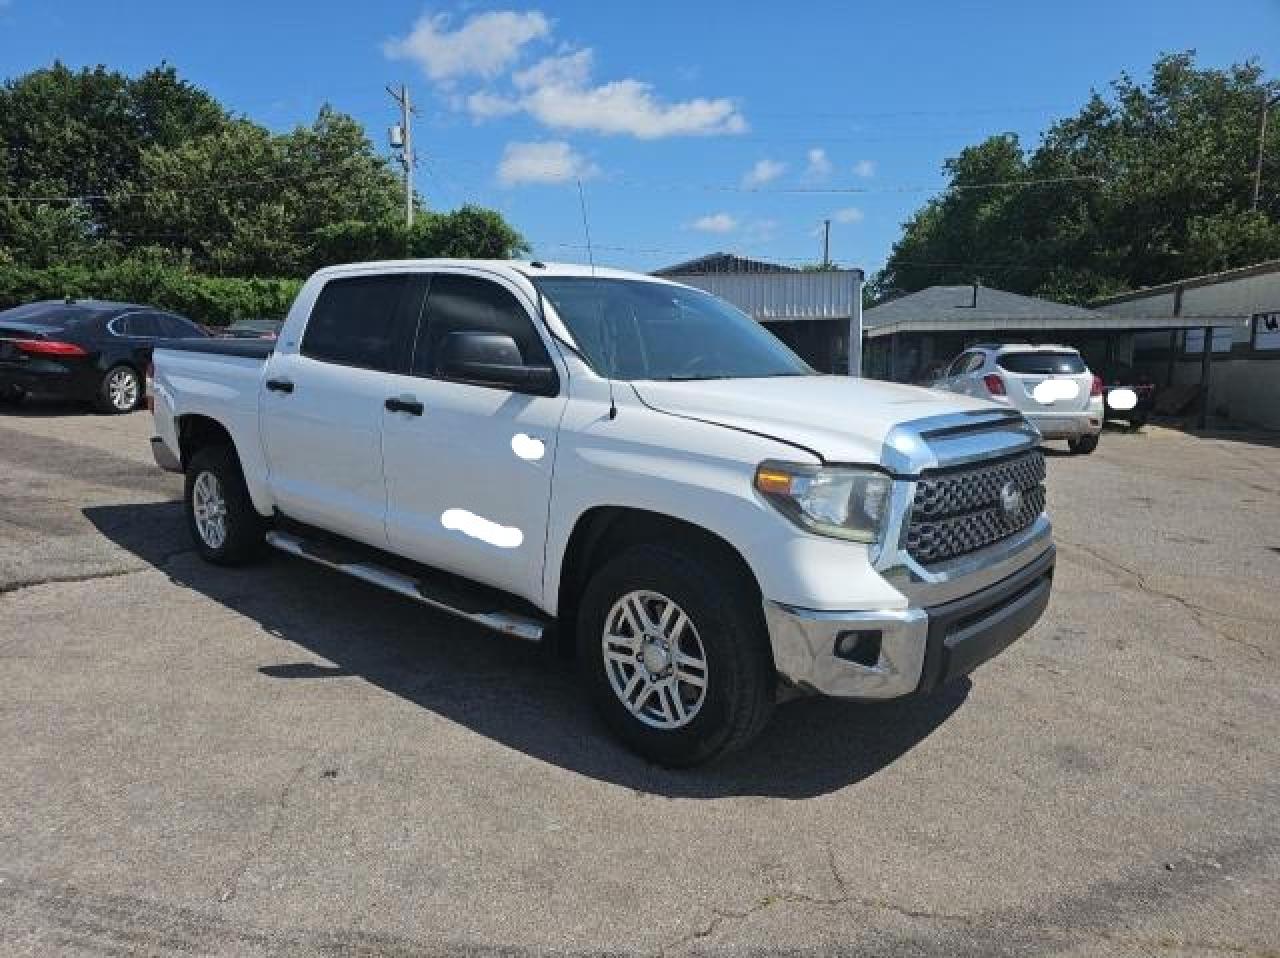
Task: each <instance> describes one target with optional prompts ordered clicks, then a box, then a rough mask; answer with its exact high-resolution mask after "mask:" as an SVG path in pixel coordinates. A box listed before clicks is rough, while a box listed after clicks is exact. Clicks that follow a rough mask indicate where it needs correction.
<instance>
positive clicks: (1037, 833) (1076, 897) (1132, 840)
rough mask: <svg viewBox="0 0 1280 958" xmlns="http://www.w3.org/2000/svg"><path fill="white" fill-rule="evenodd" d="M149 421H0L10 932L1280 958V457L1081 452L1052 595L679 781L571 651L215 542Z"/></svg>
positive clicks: (54, 937) (5, 891)
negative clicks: (218, 548) (956, 654)
mask: <svg viewBox="0 0 1280 958" xmlns="http://www.w3.org/2000/svg"><path fill="white" fill-rule="evenodd" d="M149 433H150V421H149V417H148V416H146V415H145V414H135V415H131V416H127V417H119V418H104V417H100V416H95V415H91V414H86V413H84V412H82V411H81V410H79V409H76V408H74V407H68V406H58V405H45V406H27V407H23V408H22V409H20V410H18V411H16V412H10V413H8V414H6V415H3V416H0V715H2V716H3V718H2V720H0V758H2V760H3V765H2V768H3V773H2V774H0V953H2V954H4V955H18V956H26V955H30V956H45V955H55V954H56V955H77V956H79V955H86V956H88V955H127V954H147V955H160V956H168V955H248V956H258V955H262V956H302V955H362V956H375V955H376V956H381V955H391V956H409V955H421V954H446V953H465V954H474V955H499V954H501V955H515V954H523V953H526V952H528V953H561V954H568V953H573V954H598V953H611V954H628V955H629V954H640V955H662V954H671V955H681V954H694V953H697V954H703V953H707V954H713V953H737V952H753V953H768V952H801V953H811V954H832V953H859V954H880V955H921V956H951V955H966V954H980V955H1026V954H1061V955H1175V956H1181V955H1197V956H1199V955H1203V956H1221V955H1246V956H1261V955H1280V917H1278V915H1277V909H1276V902H1277V901H1278V900H1280V814H1278V813H1280V734H1278V733H1280V661H1278V658H1277V642H1278V641H1280V639H1278V634H1280V587H1278V586H1280V495H1278V491H1280V447H1278V446H1277V445H1276V444H1267V443H1259V442H1242V441H1230V440H1222V439H1195V438H1191V437H1187V436H1184V435H1181V434H1178V433H1174V432H1170V431H1167V430H1160V429H1149V430H1147V431H1145V432H1144V433H1141V434H1127V433H1108V434H1107V435H1105V436H1104V437H1103V441H1102V444H1101V446H1100V448H1099V450H1098V452H1097V453H1096V454H1094V455H1092V456H1088V457H1069V456H1066V455H1054V456H1052V458H1051V459H1050V461H1049V487H1050V495H1049V502H1050V510H1051V513H1052V515H1053V518H1054V522H1055V525H1056V529H1057V537H1058V543H1059V549H1060V552H1059V557H1060V559H1059V566H1058V577H1057V581H1056V584H1055V589H1054V597H1053V601H1052V603H1051V606H1050V608H1049V611H1048V613H1047V614H1046V616H1045V618H1044V619H1043V620H1042V621H1041V623H1040V624H1039V625H1038V626H1037V627H1036V628H1035V629H1034V630H1033V631H1032V632H1031V633H1029V634H1028V635H1027V636H1025V637H1024V638H1023V639H1022V640H1021V641H1019V642H1018V643H1017V644H1015V645H1014V646H1013V647H1012V648H1011V649H1010V650H1009V651H1007V652H1006V653H1005V654H1004V655H1002V656H1001V657H999V658H998V659H996V660H995V661H993V662H991V663H989V664H988V665H986V666H984V667H983V668H982V669H980V670H979V671H978V672H977V673H975V674H974V675H973V676H972V678H971V680H969V681H964V682H961V683H959V684H956V685H953V686H951V687H948V688H947V689H945V690H944V691H943V692H942V693H941V694H939V695H937V696H935V697H934V698H932V699H929V700H926V701H916V702H900V703H889V704H884V705H878V706H857V705H850V704H844V703H836V702H824V701H818V700H807V701H800V702H795V703H790V704H788V705H785V706H783V707H781V708H780V709H779V712H778V714H777V717H776V720H775V721H774V723H773V725H772V726H771V727H770V729H769V730H768V731H767V732H766V734H765V736H764V737H763V738H762V739H761V740H760V741H759V742H758V743H757V744H756V746H755V747H754V748H753V749H751V750H750V751H748V752H746V753H745V754H742V755H738V756H735V757H734V758H732V759H731V760H728V761H726V762H723V763H721V764H719V765H715V766H712V767H710V768H704V769H699V770H695V771H692V772H668V771H664V770H662V769H658V768H655V767H652V766H649V765H647V764H645V763H644V762H642V761H640V760H638V759H637V758H635V757H634V756H632V755H631V754H630V753H628V752H626V751H624V750H623V749H622V748H620V747H619V746H618V745H616V744H615V743H614V742H613V741H611V740H610V739H609V738H608V737H607V736H606V734H605V732H604V730H603V729H602V727H601V725H600V723H599V722H598V721H597V720H596V719H595V717H594V716H593V714H592V713H591V711H590V709H589V708H588V707H587V706H586V704H585V703H584V700H583V698H582V697H581V696H580V695H579V694H578V691H577V688H576V685H575V682H574V678H573V675H572V671H571V669H568V668H566V667H564V666H563V665H561V664H558V663H548V662H547V661H546V660H545V658H544V656H542V655H541V654H540V653H539V651H538V650H537V649H536V648H533V647H530V646H527V645H523V644H520V643H517V642H515V641H513V640H508V639H504V638H500V637H497V636H493V635H490V634H487V633H485V632H482V631H479V630H477V629H475V628H472V627H470V626H468V625H465V624H462V623H460V622H458V621H455V620H453V619H450V618H448V617H446V616H443V615H439V614H435V613H433V612H431V611H430V610H427V609H424V608H422V607H419V606H417V605H414V604H412V603H410V602H408V601H406V600H403V599H401V598H399V597H397V596H394V595H390V594H387V593H383V592H380V591H378V590H376V589H374V588H373V587H371V586H368V585H364V584H362V583H360V582H356V581H352V580H348V579H345V578H343V577H341V576H339V575H337V574H336V573H333V572H329V571H326V570H324V569H321V568H318V567H314V566H311V565H309V564H307V563H304V562H301V561H299V560H295V559H289V558H285V557H274V558H271V557H269V558H267V559H266V560H265V561H263V562H262V563H261V564H260V565H258V566H255V567H252V568H249V569H243V570H224V569H216V568H212V567H210V566H206V565H204V564H202V563H201V562H200V561H199V560H198V559H197V558H196V557H195V555H194V553H193V552H192V551H191V550H190V546H189V543H188V540H187V533H186V530H185V527H184V525H183V523H182V518H181V513H180V509H179V506H178V504H177V500H178V497H179V495H180V492H181V484H180V481H179V480H178V479H177V478H176V477H173V476H168V475H165V474H162V473H160V472H159V471H157V470H156V469H155V468H154V467H153V466H152V464H151V462H150V458H149V455H150V454H149V450H148V448H147V438H148V436H149Z"/></svg>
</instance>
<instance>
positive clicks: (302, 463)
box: [259, 273, 420, 547]
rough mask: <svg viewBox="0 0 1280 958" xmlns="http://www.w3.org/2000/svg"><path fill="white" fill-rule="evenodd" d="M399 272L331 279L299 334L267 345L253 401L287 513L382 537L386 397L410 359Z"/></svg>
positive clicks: (378, 541) (408, 305)
mask: <svg viewBox="0 0 1280 958" xmlns="http://www.w3.org/2000/svg"><path fill="white" fill-rule="evenodd" d="M413 285H414V284H413V283H412V282H411V281H410V276H409V274H407V273H376V274H365V275H352V276H339V277H335V278H333V279H330V280H329V281H328V282H327V283H325V285H324V287H323V288H322V289H321V290H320V293H319V295H318V297H317V298H316V301H315V306H314V307H313V308H312V311H311V315H310V317H309V318H308V320H307V325H306V327H305V329H304V330H303V333H302V338H301V341H300V342H299V343H298V344H297V345H296V346H295V345H288V344H286V345H285V346H283V347H281V348H280V349H278V350H277V351H276V352H275V353H273V354H272V355H271V358H270V359H268V361H267V368H266V370H265V371H264V375H263V381H262V385H261V386H260V387H259V388H260V389H262V395H261V397H260V401H259V418H260V422H261V429H262V437H263V444H264V446H265V452H266V457H267V462H268V465H269V470H270V471H269V482H270V486H271V492H272V495H273V496H274V497H275V501H276V503H277V504H278V506H279V507H280V509H281V510H282V511H284V512H285V513H286V514H287V515H288V516H290V517H292V518H294V519H299V520H302V521H303V522H308V523H311V524H313V525H316V526H319V527H320V528H323V529H329V530H331V531H333V532H338V533H341V534H342V535H346V536H350V537H352V538H354V539H358V540H360V541H361V542H366V543H368V544H370V545H375V546H381V547H385V545H386V527H385V518H386V511H387V495H386V486H385V485H384V482H383V472H382V420H383V415H384V413H385V409H384V406H383V404H384V402H385V400H386V398H387V397H388V396H389V395H391V392H390V391H389V390H390V388H391V387H390V385H389V383H390V380H391V379H392V378H393V375H394V374H395V373H397V372H402V371H404V370H406V369H407V368H408V359H409V349H408V345H409V338H408V337H409V335H410V333H409V330H411V329H412V322H411V320H413V321H416V318H417V314H416V309H417V306H418V305H419V304H420V297H419V299H418V300H417V302H415V298H414V291H413Z"/></svg>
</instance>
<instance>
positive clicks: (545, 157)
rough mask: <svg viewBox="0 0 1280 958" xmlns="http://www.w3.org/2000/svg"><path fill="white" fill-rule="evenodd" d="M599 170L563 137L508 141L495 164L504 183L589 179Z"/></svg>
mask: <svg viewBox="0 0 1280 958" xmlns="http://www.w3.org/2000/svg"><path fill="white" fill-rule="evenodd" d="M599 172H600V168H599V167H598V166H596V165H595V164H594V163H592V162H591V161H590V160H588V159H587V158H586V157H584V156H583V155H582V154H580V153H578V152H576V151H575V150H574V149H573V148H572V147H571V146H569V144H568V143H565V142H564V141H562V140H546V141H543V142H539V143H508V144H507V147H506V149H505V150H503V152H502V160H501V162H499V163H498V182H500V183H501V184H502V185H503V186H516V185H518V184H520V183H564V182H566V181H567V180H573V179H583V180H585V179H590V178H591V177H593V176H596V175H597V174H599Z"/></svg>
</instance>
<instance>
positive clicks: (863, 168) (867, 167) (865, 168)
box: [853, 160, 876, 179]
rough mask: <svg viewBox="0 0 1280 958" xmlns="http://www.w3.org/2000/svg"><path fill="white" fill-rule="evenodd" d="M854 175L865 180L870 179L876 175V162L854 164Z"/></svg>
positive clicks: (864, 161)
mask: <svg viewBox="0 0 1280 958" xmlns="http://www.w3.org/2000/svg"><path fill="white" fill-rule="evenodd" d="M853 175H854V176H861V177H862V178H863V179H868V178H870V177H872V176H875V175H876V164H875V161H874V160H859V161H858V162H857V163H855V164H853Z"/></svg>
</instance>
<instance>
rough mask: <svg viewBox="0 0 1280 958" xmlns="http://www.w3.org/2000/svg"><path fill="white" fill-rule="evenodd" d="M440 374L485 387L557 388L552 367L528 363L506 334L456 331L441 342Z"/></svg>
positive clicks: (538, 391)
mask: <svg viewBox="0 0 1280 958" xmlns="http://www.w3.org/2000/svg"><path fill="white" fill-rule="evenodd" d="M438 367H439V370H440V373H441V374H442V375H444V376H447V377H448V378H450V379H458V380H461V381H462V382H468V383H477V384H479V385H485V386H506V387H508V388H510V389H515V390H519V391H522V392H531V393H548V392H551V391H553V390H554V389H555V388H556V385H557V381H556V371H555V369H553V368H552V367H551V366H527V365H525V362H524V358H523V357H522V356H521V355H520V347H519V346H517V345H516V341H515V340H514V339H512V338H511V337H510V336H508V335H506V334H505V333H480V332H456V333H450V334H449V335H447V336H446V337H445V338H444V340H443V342H441V344H440V362H439V364H438Z"/></svg>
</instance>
